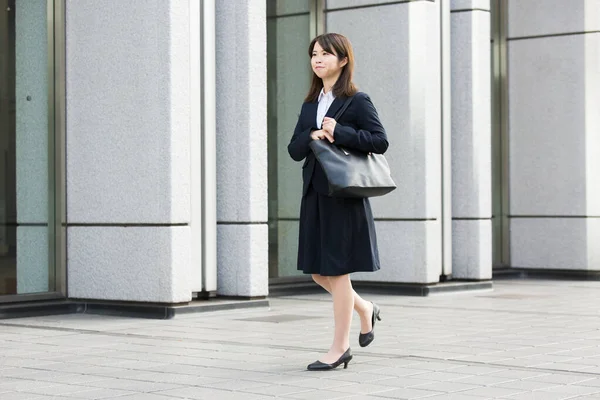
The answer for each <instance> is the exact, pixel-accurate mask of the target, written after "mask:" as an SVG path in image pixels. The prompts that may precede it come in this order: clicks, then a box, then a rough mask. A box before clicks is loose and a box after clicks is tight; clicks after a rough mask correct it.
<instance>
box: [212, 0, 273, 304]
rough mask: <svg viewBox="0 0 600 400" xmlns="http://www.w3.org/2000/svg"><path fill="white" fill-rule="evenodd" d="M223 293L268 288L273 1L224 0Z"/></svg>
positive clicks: (220, 34) (220, 48)
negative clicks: (269, 47)
mask: <svg viewBox="0 0 600 400" xmlns="http://www.w3.org/2000/svg"><path fill="white" fill-rule="evenodd" d="M216 5H217V8H216V14H217V20H216V26H217V28H216V29H217V31H216V35H217V37H216V40H217V43H216V44H217V87H216V89H217V224H218V225H217V240H218V248H217V251H218V253H217V254H218V255H217V257H218V290H217V291H218V293H219V294H222V295H234V296H251V297H255V296H266V295H267V294H268V225H267V219H268V192H267V189H268V188H267V185H268V169H267V90H266V83H267V82H266V67H267V64H266V62H267V56H266V51H267V40H266V39H267V38H266V26H267V25H266V12H267V10H266V2H265V1H264V0H239V1H238V0H236V1H231V2H229V1H217V2H216Z"/></svg>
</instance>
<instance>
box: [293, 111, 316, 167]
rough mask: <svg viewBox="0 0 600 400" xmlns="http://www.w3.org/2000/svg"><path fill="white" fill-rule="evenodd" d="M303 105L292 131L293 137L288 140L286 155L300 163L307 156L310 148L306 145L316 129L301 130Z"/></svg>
mask: <svg viewBox="0 0 600 400" xmlns="http://www.w3.org/2000/svg"><path fill="white" fill-rule="evenodd" d="M305 104H306V103H305ZM305 104H303V105H302V109H301V111H300V116H299V117H298V122H297V123H296V128H295V129H294V135H293V136H292V139H291V140H290V144H288V153H289V154H290V157H292V159H293V160H294V161H302V160H303V159H304V158H306V156H307V155H308V154H309V152H310V147H309V146H308V145H309V144H310V142H311V141H312V138H311V137H310V134H311V132H312V131H313V130H314V129H316V128H314V127H310V128H308V129H305V130H302V114H303V112H304V106H305Z"/></svg>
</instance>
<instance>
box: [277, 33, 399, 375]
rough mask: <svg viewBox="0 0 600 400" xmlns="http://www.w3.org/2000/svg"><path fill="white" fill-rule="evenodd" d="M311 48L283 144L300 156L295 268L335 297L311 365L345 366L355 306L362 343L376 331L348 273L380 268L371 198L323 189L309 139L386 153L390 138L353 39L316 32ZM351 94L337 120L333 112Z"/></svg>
mask: <svg viewBox="0 0 600 400" xmlns="http://www.w3.org/2000/svg"><path fill="white" fill-rule="evenodd" d="M308 54H309V56H310V59H311V67H312V70H313V76H312V84H311V87H310V90H309V92H308V95H307V96H306V99H305V102H304V104H302V110H301V112H300V117H299V119H298V123H297V125H296V129H295V130H294V135H293V137H292V139H291V141H290V144H289V145H288V152H289V154H290V156H291V157H292V159H294V160H295V161H302V160H304V159H305V161H304V165H303V167H302V168H303V170H302V178H303V191H302V203H301V206H300V240H299V248H298V269H299V270H302V271H303V272H304V273H306V274H311V275H312V278H313V279H314V281H315V282H316V283H317V284H319V285H320V286H322V287H323V289H325V290H327V291H328V292H329V293H331V295H332V297H333V313H334V319H335V334H334V339H333V344H332V345H331V347H330V349H329V352H328V353H327V354H325V355H324V356H323V357H321V358H320V359H319V360H318V361H316V362H314V363H312V364H310V365H309V366H308V369H309V370H329V369H333V368H336V367H338V366H339V365H341V364H344V368H347V367H348V363H349V362H350V360H351V359H352V353H351V350H350V343H349V334H350V324H351V322H352V310H353V309H354V310H356V312H357V313H358V315H359V316H360V321H361V330H360V332H361V333H360V335H359V344H360V346H361V347H365V346H368V345H369V344H370V343H371V342H372V341H373V339H374V330H373V329H374V326H375V321H376V320H380V318H379V307H378V306H377V305H376V304H373V303H371V302H368V301H365V300H363V299H362V298H361V297H360V296H359V295H358V294H356V292H355V291H354V289H353V288H352V283H351V282H350V276H349V274H350V273H352V272H359V271H360V272H365V271H377V270H378V269H379V253H378V250H377V238H376V236H375V223H374V221H373V214H372V212H371V205H370V203H369V199H356V198H337V197H330V196H328V189H329V188H328V182H327V177H326V176H325V173H324V171H323V169H322V168H321V165H320V164H319V162H318V161H317V160H316V158H315V156H314V154H313V153H312V151H311V150H310V147H309V144H310V142H311V141H312V140H328V141H329V142H331V143H335V144H337V145H342V146H344V147H348V148H355V149H358V150H361V151H364V152H365V153H369V152H370V153H381V154H383V153H384V152H385V151H386V150H387V148H388V141H387V136H386V134H385V130H384V129H383V126H382V125H381V122H380V121H379V117H378V115H377V111H376V110H375V107H374V106H373V103H371V100H370V99H369V96H367V95H366V94H365V93H360V92H358V91H357V89H356V86H355V85H354V83H353V82H352V75H353V71H354V54H353V51H352V45H351V44H350V41H349V40H348V39H347V38H346V37H344V36H342V35H339V34H336V33H328V34H325V35H321V36H318V37H316V38H315V39H314V40H313V41H312V42H311V44H310V47H309V50H308ZM352 96H353V99H352V102H351V103H350V105H349V106H348V108H347V109H346V111H345V112H344V113H343V114H342V115H341V116H340V117H339V121H336V120H335V119H333V118H332V117H333V116H335V115H336V113H337V111H338V110H339V109H340V108H341V106H342V105H343V104H344V102H345V100H346V99H347V98H348V97H352Z"/></svg>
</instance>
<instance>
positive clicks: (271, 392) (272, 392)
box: [240, 384, 339, 397]
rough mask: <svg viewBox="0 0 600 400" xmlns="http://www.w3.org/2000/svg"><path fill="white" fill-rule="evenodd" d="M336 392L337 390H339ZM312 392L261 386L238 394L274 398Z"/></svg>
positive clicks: (298, 388)
mask: <svg viewBox="0 0 600 400" xmlns="http://www.w3.org/2000/svg"><path fill="white" fill-rule="evenodd" d="M337 390H339V388H338V389H337ZM313 391H314V389H312V388H303V387H301V386H289V385H273V384H271V385H268V386H261V387H257V388H251V389H242V390H240V392H245V393H252V394H258V395H265V396H275V397H286V396H288V395H293V394H297V393H303V392H313Z"/></svg>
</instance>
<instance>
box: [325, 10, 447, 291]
mask: <svg viewBox="0 0 600 400" xmlns="http://www.w3.org/2000/svg"><path fill="white" fill-rule="evenodd" d="M378 3H381V2H378V1H358V0H354V1H351V0H335V1H328V2H327V7H328V8H329V10H328V12H327V14H326V17H327V21H326V23H327V30H328V31H329V32H338V33H341V34H344V35H346V36H347V37H348V38H349V39H350V41H351V42H352V44H353V46H354V50H355V56H356V75H355V78H356V82H357V84H358V86H359V88H360V89H361V90H362V91H364V92H367V93H368V94H369V95H370V96H371V98H372V100H373V102H374V104H375V107H377V110H378V112H379V115H380V118H381V120H382V122H383V125H384V126H385V127H386V129H387V133H388V137H389V141H390V147H389V150H388V152H387V154H386V155H387V159H388V162H389V163H390V167H391V169H392V172H393V176H394V178H395V180H396V183H397V184H398V189H397V190H396V191H394V192H392V193H391V194H389V195H387V196H384V197H381V198H376V199H373V200H372V205H373V211H374V214H375V218H376V220H377V221H376V227H377V235H378V241H379V247H380V248H379V251H380V257H381V270H380V271H379V272H377V273H368V274H364V273H363V274H356V275H357V277H356V278H357V279H364V280H375V281H387V282H417V283H429V282H437V281H438V280H439V276H440V273H441V223H440V217H441V174H440V172H441V171H440V169H441V135H440V129H441V126H440V121H441V120H440V93H441V92H440V90H441V87H440V79H439V77H440V40H439V35H440V27H439V4H437V2H431V1H413V2H406V3H392V4H386V5H382V4H378ZM356 6H363V7H361V8H353V7H356Z"/></svg>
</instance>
